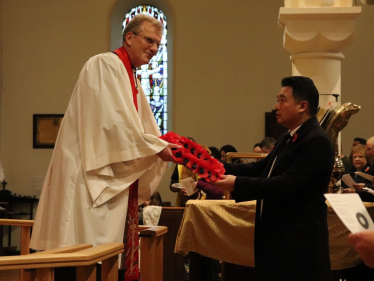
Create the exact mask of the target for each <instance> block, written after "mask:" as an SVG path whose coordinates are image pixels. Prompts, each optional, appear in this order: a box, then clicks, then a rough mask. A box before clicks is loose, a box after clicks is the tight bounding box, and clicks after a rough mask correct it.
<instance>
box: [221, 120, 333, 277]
mask: <svg viewBox="0 0 374 281" xmlns="http://www.w3.org/2000/svg"><path fill="white" fill-rule="evenodd" d="M295 135H297V136H295ZM295 135H294V137H293V138H292V139H290V140H289V141H288V143H287V145H286V147H285V148H284V149H283V150H282V152H280V151H279V150H280V149H279V146H280V144H281V143H282V142H284V138H285V136H283V137H281V138H280V139H279V140H278V141H277V143H276V144H275V147H274V150H273V151H272V152H270V154H269V155H268V156H267V157H266V158H264V159H261V160H260V161H258V162H253V163H247V164H228V163H226V164H225V168H226V173H227V174H231V175H235V176H237V178H236V181H235V200H236V202H242V201H249V200H254V199H257V210H256V225H255V262H256V273H257V275H258V279H259V280H261V281H263V280H266V281H267V280H277V281H280V280H284V281H291V280H297V281H300V280H303V281H305V280H318V281H324V280H329V279H330V256H329V241H328V228H327V206H326V204H325V198H324V196H323V194H324V193H326V192H327V187H328V184H329V180H330V177H331V173H332V168H333V165H334V149H333V145H332V143H331V141H330V138H329V137H328V135H327V134H326V133H325V131H324V130H323V129H322V128H321V127H320V126H319V124H318V121H317V119H316V118H315V117H312V118H311V119H309V120H307V121H306V122H305V123H304V124H303V125H302V126H301V127H300V128H299V129H298V130H297V132H296V134H295ZM276 156H277V159H276V162H275V163H274V166H273V169H272V173H271V175H270V177H268V173H269V171H270V168H271V166H272V164H273V161H274V159H275V157H276ZM261 199H262V200H263V204H262V213H261V207H260V206H261ZM256 280H257V279H256Z"/></svg>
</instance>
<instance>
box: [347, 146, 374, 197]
mask: <svg viewBox="0 0 374 281" xmlns="http://www.w3.org/2000/svg"><path fill="white" fill-rule="evenodd" d="M349 158H350V159H351V161H352V164H353V167H352V168H351V169H350V170H349V174H350V175H351V177H352V178H353V180H354V181H355V183H356V184H355V185H354V187H355V188H356V190H354V189H350V188H348V187H347V185H346V184H345V183H344V182H342V187H343V188H344V189H343V192H344V193H354V192H356V193H358V194H359V195H360V197H361V200H362V201H364V202H374V196H373V195H372V194H370V193H368V192H366V191H364V190H363V189H362V188H363V187H369V188H372V183H371V181H369V180H367V179H365V178H363V177H361V176H359V175H356V174H355V172H363V173H367V174H370V175H374V171H373V167H372V166H371V160H370V158H369V156H368V155H367V153H366V148H365V146H363V145H356V146H354V147H352V151H351V155H350V157H349Z"/></svg>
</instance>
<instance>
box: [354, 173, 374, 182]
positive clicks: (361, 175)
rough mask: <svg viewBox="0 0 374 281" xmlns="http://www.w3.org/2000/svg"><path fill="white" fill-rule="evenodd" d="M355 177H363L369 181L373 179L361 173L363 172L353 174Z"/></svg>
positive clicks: (373, 177)
mask: <svg viewBox="0 0 374 281" xmlns="http://www.w3.org/2000/svg"><path fill="white" fill-rule="evenodd" d="M355 174H356V175H359V176H360V177H363V178H365V179H367V180H369V181H372V180H373V179H374V176H372V175H369V174H366V173H363V172H355Z"/></svg>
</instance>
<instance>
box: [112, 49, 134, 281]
mask: <svg viewBox="0 0 374 281" xmlns="http://www.w3.org/2000/svg"><path fill="white" fill-rule="evenodd" d="M114 53H115V54H117V55H118V57H119V58H120V60H121V61H122V62H123V64H124V66H125V68H126V71H127V74H128V75H129V78H130V84H131V89H132V96H133V100H134V105H135V108H136V111H138V102H137V96H136V95H137V94H138V89H136V86H135V77H134V72H133V67H132V64H131V62H130V58H129V55H128V54H127V51H126V49H125V48H124V47H121V48H119V49H117V50H115V51H114ZM123 243H124V244H125V251H124V253H123V255H122V266H121V267H122V268H123V269H125V270H126V271H125V281H135V280H138V279H139V233H138V180H136V181H135V182H134V183H133V184H131V185H130V191H129V202H128V208H127V219H126V226H125V235H124V237H123Z"/></svg>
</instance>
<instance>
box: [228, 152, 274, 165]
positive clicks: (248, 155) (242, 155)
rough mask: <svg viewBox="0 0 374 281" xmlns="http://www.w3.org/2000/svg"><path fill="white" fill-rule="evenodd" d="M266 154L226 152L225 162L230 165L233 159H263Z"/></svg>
mask: <svg viewBox="0 0 374 281" xmlns="http://www.w3.org/2000/svg"><path fill="white" fill-rule="evenodd" d="M266 156H267V153H254V152H228V153H227V154H226V162H228V163H231V162H232V159H233V158H243V159H246V158H265V157H266Z"/></svg>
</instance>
